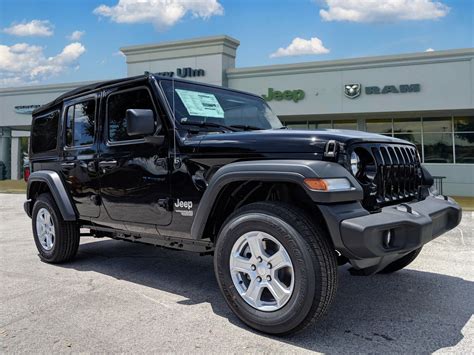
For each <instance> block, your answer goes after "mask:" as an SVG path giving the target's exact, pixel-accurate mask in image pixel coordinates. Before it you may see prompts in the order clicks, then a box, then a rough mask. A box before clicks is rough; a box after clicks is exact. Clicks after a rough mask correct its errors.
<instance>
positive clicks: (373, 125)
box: [366, 119, 392, 135]
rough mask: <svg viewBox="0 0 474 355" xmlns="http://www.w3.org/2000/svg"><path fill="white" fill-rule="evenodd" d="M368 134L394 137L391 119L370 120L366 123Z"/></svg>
mask: <svg viewBox="0 0 474 355" xmlns="http://www.w3.org/2000/svg"><path fill="white" fill-rule="evenodd" d="M366 127H367V132H372V133H383V134H386V135H387V134H389V135H392V120H391V119H383V120H382V119H370V120H367V121H366Z"/></svg>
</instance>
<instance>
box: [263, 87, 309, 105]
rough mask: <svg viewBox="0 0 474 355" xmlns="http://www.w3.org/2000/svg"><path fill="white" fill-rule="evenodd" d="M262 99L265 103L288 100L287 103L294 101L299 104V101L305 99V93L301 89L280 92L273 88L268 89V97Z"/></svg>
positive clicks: (264, 96)
mask: <svg viewBox="0 0 474 355" xmlns="http://www.w3.org/2000/svg"><path fill="white" fill-rule="evenodd" d="M262 97H263V99H264V100H265V101H272V100H276V101H281V100H287V101H293V102H295V103H297V102H298V101H300V100H303V99H304V91H303V90H300V89H297V90H284V91H278V90H274V89H273V88H268V93H267V94H266V95H262Z"/></svg>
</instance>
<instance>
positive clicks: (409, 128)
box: [393, 118, 421, 133]
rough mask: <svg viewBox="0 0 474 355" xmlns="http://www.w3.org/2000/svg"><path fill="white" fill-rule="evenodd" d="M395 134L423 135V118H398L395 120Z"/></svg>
mask: <svg viewBox="0 0 474 355" xmlns="http://www.w3.org/2000/svg"><path fill="white" fill-rule="evenodd" d="M393 132H394V133H406V132H407V133H412V132H415V133H416V132H420V133H421V118H398V119H394V120H393Z"/></svg>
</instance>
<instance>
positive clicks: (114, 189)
mask: <svg viewBox="0 0 474 355" xmlns="http://www.w3.org/2000/svg"><path fill="white" fill-rule="evenodd" d="M104 97H106V98H105V109H104V111H102V112H105V121H104V127H103V136H104V138H103V139H102V143H101V148H100V156H99V163H98V165H99V171H100V174H101V190H100V191H101V192H100V193H101V198H102V201H103V204H104V207H105V209H106V211H107V213H108V215H109V217H110V218H111V219H112V220H114V221H117V223H124V224H125V225H126V226H127V228H129V229H130V228H133V227H132V225H133V224H147V225H149V226H150V227H151V226H153V228H155V226H156V225H168V224H169V223H171V212H170V211H168V210H167V209H166V206H167V199H168V198H169V197H170V183H169V168H168V141H167V139H166V138H165V142H164V143H163V144H162V145H161V146H157V145H155V144H150V143H146V142H145V140H144V139H143V138H144V137H143V136H139V137H137V136H129V135H128V133H127V121H126V111H127V110H128V109H148V110H153V112H154V114H155V117H157V115H158V114H159V112H158V110H157V105H156V104H155V103H154V102H153V98H152V95H151V92H150V90H149V89H148V88H147V87H146V86H141V87H138V88H136V87H135V88H131V89H125V90H123V89H119V90H115V91H112V92H107V93H104Z"/></svg>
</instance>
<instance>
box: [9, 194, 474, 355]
mask: <svg viewBox="0 0 474 355" xmlns="http://www.w3.org/2000/svg"><path fill="white" fill-rule="evenodd" d="M23 200H24V196H23V195H14V194H0V352H2V353H5V352H8V353H12V352H15V353H17V352H35V353H47V352H186V353H189V352H201V353H209V352H213V353H217V352H219V353H222V352H243V351H245V352H252V353H255V352H266V353H268V352H279V353H289V352H306V351H317V352H324V353H348V352H349V353H358V352H370V353H383V352H385V353H387V352H388V353H394V352H408V353H431V352H434V351H440V352H456V353H472V351H473V349H474V319H473V311H474V263H473V262H474V233H473V228H474V213H473V212H465V213H464V216H463V217H464V218H463V222H462V225H461V226H460V227H458V228H456V229H455V230H453V231H451V232H450V233H448V234H446V235H444V236H442V237H440V238H438V239H437V240H435V241H433V242H432V243H431V244H429V245H428V246H426V247H425V248H424V250H423V252H422V253H421V254H420V256H419V257H418V259H417V260H415V262H414V263H413V264H411V265H410V266H409V267H408V268H407V269H406V270H403V271H401V272H399V273H396V274H392V275H376V276H371V277H362V276H351V275H350V274H349V273H348V271H347V267H342V268H340V275H339V276H340V279H339V289H338V295H337V297H336V300H335V302H334V304H333V306H332V308H331V310H330V313H329V314H328V315H327V316H326V318H325V319H324V320H323V321H322V322H320V323H318V324H316V325H315V326H313V327H311V328H309V329H306V330H305V331H304V332H302V333H300V334H297V335H294V336H291V337H286V338H277V337H270V336H266V335H262V334H259V333H256V332H254V331H252V330H250V329H249V328H247V327H246V326H245V325H243V324H242V323H240V322H239V320H238V319H237V318H236V317H235V316H234V315H233V314H232V313H231V312H230V311H229V309H228V308H227V306H226V304H225V302H224V300H223V298H222V297H221V295H220V292H219V290H218V287H217V283H216V281H215V278H214V274H213V270H212V258H211V257H209V256H207V257H200V256H199V255H195V254H192V253H187V252H180V251H170V250H165V249H161V248H155V247H150V246H146V245H140V244H132V243H126V242H121V241H113V240H108V239H93V238H84V239H83V240H81V246H80V249H79V254H78V256H77V259H76V260H75V261H74V262H72V263H69V264H64V265H48V264H46V263H43V262H41V261H40V260H39V258H38V256H37V252H36V248H35V246H34V242H33V237H32V233H31V221H30V219H29V218H28V217H27V216H26V215H25V214H24V212H23V208H22V203H23Z"/></svg>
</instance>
